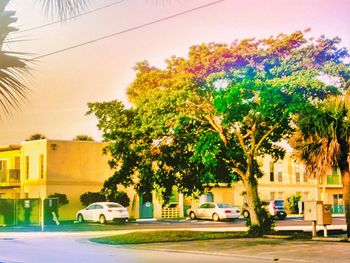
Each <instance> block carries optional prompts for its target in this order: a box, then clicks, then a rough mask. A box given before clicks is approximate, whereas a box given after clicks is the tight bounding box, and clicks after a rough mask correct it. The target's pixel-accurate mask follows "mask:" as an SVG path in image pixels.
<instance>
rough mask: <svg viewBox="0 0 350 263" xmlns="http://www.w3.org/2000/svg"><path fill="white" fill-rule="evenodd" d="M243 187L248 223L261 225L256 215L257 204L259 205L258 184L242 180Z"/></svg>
mask: <svg viewBox="0 0 350 263" xmlns="http://www.w3.org/2000/svg"><path fill="white" fill-rule="evenodd" d="M242 182H243V185H244V188H245V191H246V201H247V205H248V210H249V215H250V222H251V224H252V225H258V226H260V225H261V219H260V218H259V215H258V213H257V208H256V206H257V204H259V196H258V184H257V183H256V182H250V181H247V180H243V179H242Z"/></svg>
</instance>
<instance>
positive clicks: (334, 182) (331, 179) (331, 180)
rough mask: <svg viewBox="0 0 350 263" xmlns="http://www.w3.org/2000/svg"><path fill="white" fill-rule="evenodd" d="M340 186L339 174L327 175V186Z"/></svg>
mask: <svg viewBox="0 0 350 263" xmlns="http://www.w3.org/2000/svg"><path fill="white" fill-rule="evenodd" d="M339 185H342V181H341V176H340V174H332V175H327V186H339Z"/></svg>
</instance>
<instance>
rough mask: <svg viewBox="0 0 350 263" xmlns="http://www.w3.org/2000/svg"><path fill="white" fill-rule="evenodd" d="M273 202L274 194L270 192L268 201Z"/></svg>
mask: <svg viewBox="0 0 350 263" xmlns="http://www.w3.org/2000/svg"><path fill="white" fill-rule="evenodd" d="M272 200H275V192H270V201H272Z"/></svg>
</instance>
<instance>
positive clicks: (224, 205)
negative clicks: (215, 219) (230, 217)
mask: <svg viewBox="0 0 350 263" xmlns="http://www.w3.org/2000/svg"><path fill="white" fill-rule="evenodd" d="M218 207H219V208H233V207H232V206H230V205H228V204H218Z"/></svg>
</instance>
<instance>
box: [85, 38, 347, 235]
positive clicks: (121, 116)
mask: <svg viewBox="0 0 350 263" xmlns="http://www.w3.org/2000/svg"><path fill="white" fill-rule="evenodd" d="M337 44H339V39H337V38H335V39H327V38H325V37H320V38H319V39H317V40H316V41H310V40H307V39H306V38H305V36H304V34H303V32H300V31H297V32H295V33H293V34H291V35H285V34H280V35H278V36H277V37H270V38H268V39H262V40H255V39H246V40H242V41H240V42H234V43H232V44H231V45H230V46H227V45H223V44H215V43H210V44H202V45H199V46H194V47H192V48H191V49H190V52H189V54H188V59H185V58H177V57H172V58H170V59H169V60H167V68H166V69H164V70H160V69H157V68H154V67H151V66H150V65H149V64H148V63H147V62H141V63H139V64H137V65H136V70H137V74H136V79H135V80H134V82H133V83H132V84H131V85H130V87H129V89H128V96H129V99H130V102H131V103H132V104H133V107H132V108H131V109H126V108H125V107H124V105H123V104H122V103H120V102H117V101H112V102H104V103H90V104H89V105H88V106H89V112H88V113H89V114H95V115H96V117H97V119H98V127H99V128H100V129H101V130H102V131H103V136H104V139H105V140H106V141H111V144H110V146H109V148H108V149H107V150H108V151H110V152H111V155H112V157H113V159H112V160H111V161H110V164H111V166H112V167H113V168H116V169H117V172H116V173H115V175H114V176H113V177H111V178H110V179H109V180H108V181H107V182H106V185H105V186H107V187H115V185H116V184H118V183H122V184H124V185H126V186H129V185H132V184H134V185H135V186H136V189H137V191H138V192H139V193H145V192H149V191H151V190H157V191H158V192H160V193H161V196H163V198H164V199H165V200H167V198H169V197H170V196H171V190H172V186H174V185H175V186H177V187H178V189H179V191H180V192H183V193H185V194H194V193H200V192H203V191H204V190H205V189H206V188H210V187H211V186H212V185H213V184H216V183H218V182H221V183H227V184H230V183H232V182H235V181H239V180H241V181H242V183H243V185H244V187H245V191H246V198H247V203H248V207H249V212H250V215H251V223H252V226H253V228H256V229H257V230H259V229H260V228H263V227H264V224H265V223H266V222H267V220H266V218H265V216H264V210H263V209H261V203H260V199H259V196H258V183H257V180H258V178H259V177H261V176H262V172H261V170H260V167H259V165H258V159H259V158H260V157H263V156H264V155H266V154H269V155H271V156H272V157H273V158H275V159H276V160H277V159H278V158H282V157H283V155H284V149H283V148H281V147H279V146H278V145H277V144H276V143H277V142H279V141H280V140H282V139H287V138H288V137H289V135H290V133H291V132H292V131H293V126H291V125H290V123H291V116H293V114H296V113H297V112H299V111H301V110H302V109H303V108H304V106H305V105H307V104H311V103H313V102H314V101H318V100H322V99H324V98H325V97H326V96H327V95H329V94H334V93H337V92H338V90H337V87H335V86H333V85H327V84H326V83H325V82H324V81H322V80H321V79H320V78H319V75H320V74H321V73H322V74H326V75H327V76H330V75H331V74H333V75H336V74H338V73H339V70H335V68H337V67H338V66H339V68H340V65H343V62H342V58H343V57H345V56H347V53H346V50H344V49H339V48H337ZM331 65H333V66H331ZM326 68H327V71H326ZM331 69H333V70H331Z"/></svg>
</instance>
